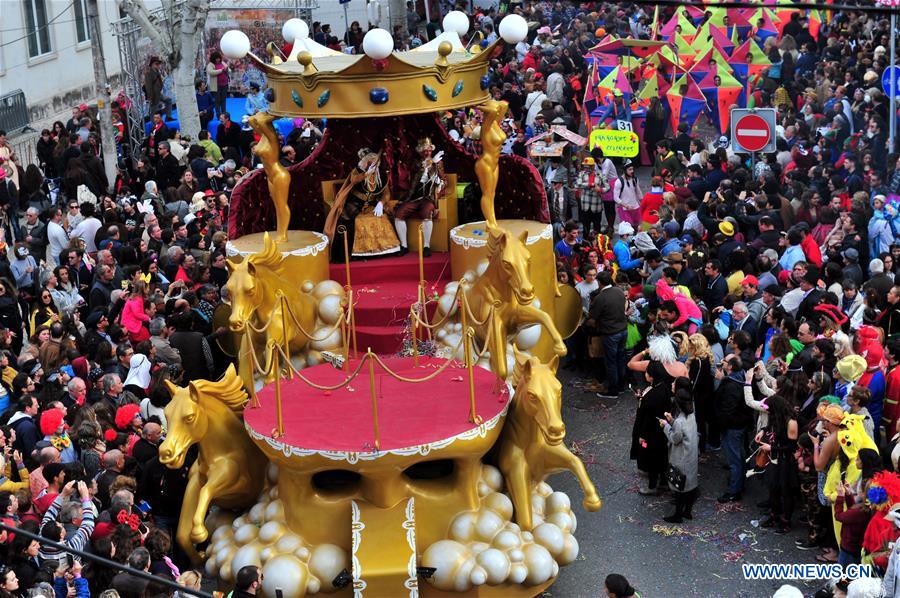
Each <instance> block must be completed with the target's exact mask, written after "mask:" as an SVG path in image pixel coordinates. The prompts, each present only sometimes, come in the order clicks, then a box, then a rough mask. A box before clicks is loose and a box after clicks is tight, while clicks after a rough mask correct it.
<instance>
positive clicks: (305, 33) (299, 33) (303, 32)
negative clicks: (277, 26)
mask: <svg viewBox="0 0 900 598" xmlns="http://www.w3.org/2000/svg"><path fill="white" fill-rule="evenodd" d="M281 37H283V38H284V41H286V42H287V43H289V44H292V43H294V40H296V39H306V38H308V37H309V25H307V24H306V21H304V20H303V19H288V20H287V21H285V23H284V25H282V27H281Z"/></svg>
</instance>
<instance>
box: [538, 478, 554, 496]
mask: <svg viewBox="0 0 900 598" xmlns="http://www.w3.org/2000/svg"><path fill="white" fill-rule="evenodd" d="M536 490H537V493H538V494H540V495H541V496H543V497H544V498H546V497H548V496H550V495H551V494H553V488H551V487H550V484H548V483H547V482H541V483H540V484H538V485H537V488H536Z"/></svg>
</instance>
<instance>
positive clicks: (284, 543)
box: [275, 532, 303, 552]
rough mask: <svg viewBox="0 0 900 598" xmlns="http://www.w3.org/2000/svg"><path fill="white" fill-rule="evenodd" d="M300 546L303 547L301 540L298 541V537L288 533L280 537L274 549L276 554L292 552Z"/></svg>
mask: <svg viewBox="0 0 900 598" xmlns="http://www.w3.org/2000/svg"><path fill="white" fill-rule="evenodd" d="M301 546H303V540H301V539H300V536H298V535H297V534H294V533H292V532H288V533H286V534H285V535H283V536H281V538H279V539H278V542H276V543H275V548H276V549H277V550H278V552H294V551H295V550H297V549H298V548H300V547H301Z"/></svg>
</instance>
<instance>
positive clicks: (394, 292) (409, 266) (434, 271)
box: [330, 253, 450, 355]
mask: <svg viewBox="0 0 900 598" xmlns="http://www.w3.org/2000/svg"><path fill="white" fill-rule="evenodd" d="M330 278H331V279H332V280H336V281H338V282H340V283H341V284H345V283H346V276H345V273H344V264H331V266H330ZM350 280H351V282H352V283H353V290H354V292H355V294H356V313H355V316H356V340H357V348H358V349H359V351H360V353H363V352H365V350H366V348H367V347H371V348H372V351H374V352H375V353H378V354H380V355H393V354H395V353H397V352H398V351H399V350H400V348H401V346H402V344H403V326H404V322H405V321H406V319H407V317H408V316H409V306H410V305H412V304H413V303H415V301H416V294H417V292H418V285H419V256H418V255H417V254H415V253H408V254H406V255H405V256H403V257H386V258H382V259H374V260H367V261H358V262H350ZM425 282H426V285H427V286H426V291H427V293H428V294H429V295H433V294H434V292H435V291H436V292H437V293H438V294H440V293H441V292H442V291H443V290H444V285H446V284H447V283H448V282H450V254H449V253H434V254H432V256H431V257H429V258H425ZM432 288H433V289H434V291H433V290H432ZM432 309H434V307H432ZM429 315H433V313H430V314H429Z"/></svg>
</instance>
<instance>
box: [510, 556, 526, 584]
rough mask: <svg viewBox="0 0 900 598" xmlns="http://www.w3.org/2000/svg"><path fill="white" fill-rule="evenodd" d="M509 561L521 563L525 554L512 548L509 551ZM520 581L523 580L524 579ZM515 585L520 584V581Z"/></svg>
mask: <svg viewBox="0 0 900 598" xmlns="http://www.w3.org/2000/svg"><path fill="white" fill-rule="evenodd" d="M509 560H511V561H512V562H514V563H521V562H522V561H524V560H525V552H523V551H522V549H521V548H513V549H512V550H510V551H509ZM522 579H525V578H524V577H523V578H522ZM516 583H522V582H521V581H519V582H516Z"/></svg>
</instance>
